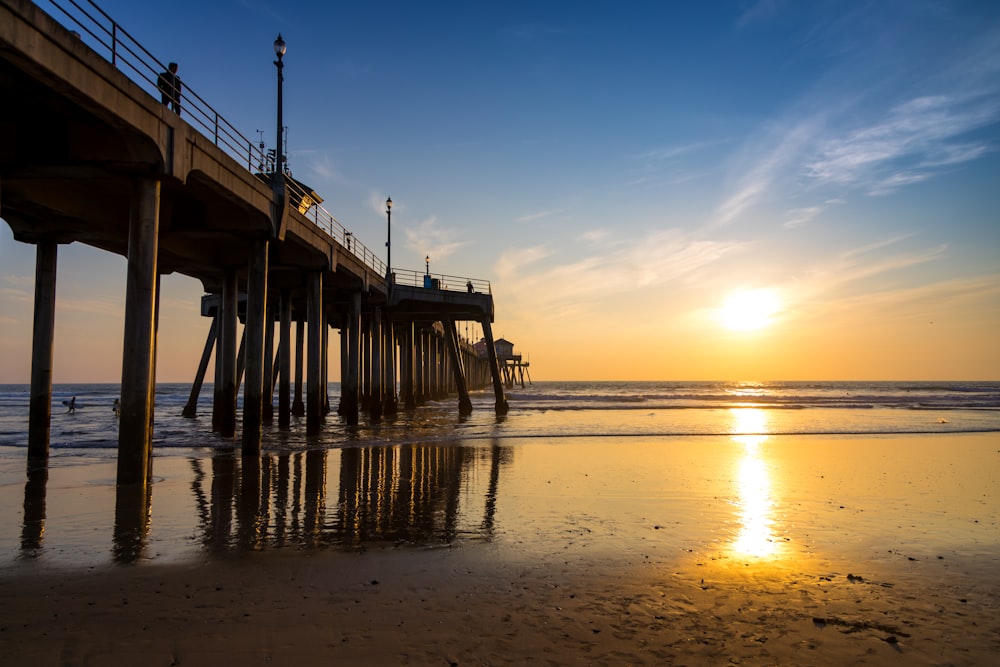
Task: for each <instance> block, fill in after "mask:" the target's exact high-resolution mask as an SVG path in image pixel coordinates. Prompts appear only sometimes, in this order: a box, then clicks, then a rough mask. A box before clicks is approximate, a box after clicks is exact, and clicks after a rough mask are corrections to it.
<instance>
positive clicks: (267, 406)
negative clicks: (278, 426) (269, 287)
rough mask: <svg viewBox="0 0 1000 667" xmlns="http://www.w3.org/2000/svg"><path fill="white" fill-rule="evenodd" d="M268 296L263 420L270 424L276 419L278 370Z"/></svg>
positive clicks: (265, 318) (272, 312) (272, 314)
mask: <svg viewBox="0 0 1000 667" xmlns="http://www.w3.org/2000/svg"><path fill="white" fill-rule="evenodd" d="M272 302H273V300H272V299H270V298H268V300H267V310H265V311H264V395H263V406H262V411H261V415H260V417H261V421H262V422H263V423H264V424H270V423H271V422H273V421H274V376H275V373H276V372H277V369H276V368H275V365H276V364H275V361H276V360H275V358H274V306H273V305H272Z"/></svg>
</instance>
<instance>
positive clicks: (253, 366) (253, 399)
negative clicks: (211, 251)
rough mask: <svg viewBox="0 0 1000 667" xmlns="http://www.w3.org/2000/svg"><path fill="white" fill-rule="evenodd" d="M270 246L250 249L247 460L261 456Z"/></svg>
mask: <svg viewBox="0 0 1000 667" xmlns="http://www.w3.org/2000/svg"><path fill="white" fill-rule="evenodd" d="M268 245H269V242H268V241H267V240H266V239H263V240H256V241H254V242H253V245H252V246H251V248H250V265H249V274H248V276H247V312H246V325H245V326H244V329H243V336H244V339H245V340H246V361H245V369H246V370H245V373H246V378H245V384H244V389H243V456H245V457H246V456H255V457H256V456H260V438H261V424H262V423H263V419H262V412H263V408H264V363H265V362H264V356H265V349H264V348H265V345H264V340H265V335H264V327H265V322H266V321H267V250H268ZM268 354H269V353H268Z"/></svg>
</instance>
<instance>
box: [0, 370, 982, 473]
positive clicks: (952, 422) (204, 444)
mask: <svg viewBox="0 0 1000 667" xmlns="http://www.w3.org/2000/svg"><path fill="white" fill-rule="evenodd" d="M118 392H119V390H118V385H116V384H60V385H55V386H54V387H53V406H52V421H51V448H52V455H53V456H60V455H71V454H72V452H74V451H78V450H102V449H111V450H116V449H117V446H118V443H117V418H116V417H115V415H114V412H113V410H112V406H113V403H114V400H115V398H117V397H118ZM189 392H190V386H189V385H186V384H182V383H170V384H159V385H157V390H156V412H155V420H154V449H155V450H157V451H158V452H169V450H171V449H185V450H187V449H191V448H194V449H199V448H207V449H213V448H231V447H232V446H233V440H230V439H225V438H220V437H218V436H216V435H214V434H213V433H212V431H211V410H212V404H211V401H212V386H211V385H210V384H206V385H205V386H204V387H203V389H202V392H201V395H200V399H199V402H198V416H197V417H195V418H184V417H182V416H181V410H182V408H183V406H184V404H185V403H186V402H187V399H188V395H189ZM74 397H75V399H76V410H75V411H74V412H72V413H70V412H68V410H67V408H66V406H65V405H63V401H67V400H69V399H71V398H74ZM507 397H508V400H509V402H510V406H511V411H510V413H509V414H508V415H506V416H505V417H500V418H498V417H496V415H495V414H494V410H493V400H494V399H493V393H492V391H487V392H474V393H473V394H472V399H473V414H472V415H471V416H469V417H467V418H460V417H459V416H458V408H457V399H455V398H450V399H446V400H441V401H430V402H429V403H428V404H427V405H425V406H422V407H420V408H419V409H417V410H416V411H414V412H413V413H411V414H407V413H405V412H403V411H400V413H399V415H397V416H394V417H387V418H385V419H384V420H382V422H381V423H378V424H369V423H367V422H366V420H365V418H364V415H362V423H361V424H360V425H359V426H357V427H348V426H346V425H344V424H343V423H342V422H341V421H340V420H339V418H338V417H337V415H336V414H330V415H328V417H327V420H326V425H325V427H324V429H323V432H322V433H321V434H319V435H317V436H310V437H307V436H306V435H305V433H304V431H305V421H304V418H294V417H293V421H292V429H291V430H290V431H289V432H281V431H279V430H278V429H277V425H276V423H275V425H273V426H272V427H268V428H266V430H265V436H264V444H263V448H264V450H265V451H266V450H269V449H270V450H275V451H285V450H288V449H303V448H310V449H313V448H323V449H333V448H341V447H351V446H359V445H372V446H377V445H394V444H401V443H411V444H417V443H431V442H435V443H437V442H447V441H451V440H456V439H461V440H470V439H482V438H493V437H504V438H549V437H578V436H584V437H590V436H705V435H816V434H841V435H863V434H892V433H969V432H991V431H1000V382H544V381H543V382H535V383H533V384H526V386H525V387H523V388H522V387H521V386H519V385H517V386H515V387H513V388H510V389H508V390H507ZM338 399H339V385H338V384H337V383H331V384H330V404H331V406H332V407H333V408H334V409H336V405H337V401H338ZM28 402H29V387H28V385H9V384H8V385H0V449H3V450H5V451H4V452H3V455H4V456H11V455H13V456H16V455H18V453H17V451H16V450H17V449H18V448H26V447H27V442H28V435H27V424H28ZM241 412H242V403H239V404H238V408H237V419H239V418H240V415H241ZM238 433H239V428H237V444H238V437H239V436H238Z"/></svg>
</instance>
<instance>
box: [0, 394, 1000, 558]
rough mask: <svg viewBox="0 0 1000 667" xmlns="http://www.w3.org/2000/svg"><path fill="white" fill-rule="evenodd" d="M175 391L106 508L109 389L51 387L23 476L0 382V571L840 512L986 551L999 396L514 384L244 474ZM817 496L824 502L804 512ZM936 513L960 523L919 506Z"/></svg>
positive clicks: (724, 536) (723, 523)
mask: <svg viewBox="0 0 1000 667" xmlns="http://www.w3.org/2000/svg"><path fill="white" fill-rule="evenodd" d="M337 389H338V387H337V385H336V384H332V385H331V387H330V399H331V406H332V407H333V408H334V409H335V408H336V405H337V400H338V394H337ZM189 391H190V387H189V386H188V385H186V384H160V385H158V386H157V392H156V412H155V421H154V442H153V447H154V458H153V483H152V489H151V492H150V497H149V498H146V499H145V501H143V500H141V499H140V500H134V501H128V502H123V497H124V496H123V495H122V493H121V489H120V488H118V487H117V486H116V483H115V480H116V460H117V447H118V441H117V425H118V419H117V417H116V416H115V414H114V412H113V410H112V405H113V403H114V399H115V398H116V397H117V394H118V386H117V385H113V384H62V385H56V386H55V387H54V389H53V411H52V419H51V455H50V461H49V466H48V469H47V471H45V473H44V474H42V475H36V474H32V475H26V470H27V468H26V450H27V440H28V436H27V424H28V403H29V394H28V387H27V386H26V385H3V386H0V571H3V570H10V569H15V570H16V569H17V568H19V567H24V566H25V563H32V564H34V566H38V565H45V566H52V567H73V568H76V567H91V566H99V565H102V564H107V563H110V562H120V561H124V562H137V561H138V562H146V561H156V562H173V561H178V560H182V561H183V560H190V559H200V558H205V557H216V556H218V555H220V554H221V555H225V554H232V553H234V552H244V551H260V550H266V549H289V548H291V549H295V550H311V549H327V548H336V549H353V550H358V549H361V550H363V549H367V548H369V547H371V546H373V545H382V546H385V545H405V546H409V547H417V548H434V547H440V546H449V547H451V546H458V545H463V544H464V545H472V544H484V543H485V544H489V545H491V548H492V549H497V548H503V549H507V550H509V551H510V552H511V553H517V554H535V555H537V557H539V558H547V557H549V556H550V555H551V553H550V551H549V550H550V548H551V540H552V536H553V534H556V533H558V534H571V535H576V534H577V532H578V531H579V530H580V528H579V525H580V523H581V522H582V523H583V524H586V525H589V526H591V527H590V528H588V530H590V531H594V530H596V529H595V528H594V527H593V526H595V525H599V526H601V527H602V529H601V530H603V531H606V532H607V535H605V538H606V539H604V540H603V541H600V544H599V545H598V544H596V543H589V544H591V546H592V547H597V546H600V549H597V548H591V549H590V550H588V551H586V552H581V554H583V555H581V558H582V557H586V558H592V557H595V556H597V555H598V554H599V553H600V552H601V550H603V549H606V548H608V545H617V547H616V548H628V549H632V548H639V547H640V546H641V544H642V540H645V539H646V538H642V540H639V539H638V538H636V541H635V543H634V544H633V543H632V542H628V543H627V544H625V546H622V543H620V542H619V541H617V538H616V537H615V535H618V534H619V533H618V532H617V531H620V530H621V529H622V526H623V525H625V524H628V525H630V526H632V527H631V528H630V530H632V531H633V532H635V533H636V534H643V533H642V531H643V530H646V529H648V528H649V526H655V525H661V524H662V525H667V524H670V525H672V526H674V527H675V529H676V527H677V526H680V525H682V524H683V526H684V529H683V530H682V531H679V532H678V531H677V530H675V529H674V530H671V531H669V532H667V531H665V532H663V533H660V534H659V535H657V539H658V540H659V542H660V543H662V544H663V545H664V546H665V547H670V548H680V546H681V544H683V546H684V547H685V549H691V548H696V549H700V550H702V551H710V550H713V549H719V548H721V547H720V546H719V545H722V544H735V543H737V542H738V541H739V540H738V539H737V538H738V537H739V535H741V534H742V533H741V531H743V530H744V529H745V525H744V524H747V525H757V523H759V522H760V521H763V522H764V523H763V524H761V525H764V526H765V527H766V529H767V530H766V531H764V532H763V533H762V535H763V537H761V538H760V540H759V541H760V544H759V545H758V546H757V547H755V548H764V549H772V548H775V546H776V545H779V546H780V545H781V544H782V543H781V540H784V539H791V537H783V536H791V535H797V534H798V532H799V531H801V530H802V526H806V525H809V517H810V516H813V515H814V514H815V512H817V511H820V509H822V511H824V512H829V510H830V508H831V507H833V508H835V507H837V506H838V505H847V504H849V503H851V502H853V501H852V500H851V499H852V498H858V499H860V500H858V501H857V502H859V503H864V504H866V505H867V504H871V503H879V504H883V505H885V506H886V508H891V507H894V506H896V504H899V503H901V502H902V501H901V500H900V499H901V498H905V502H902V504H899V507H906V508H909V509H908V510H907V511H910V512H912V511H913V508H914V507H916V505H914V503H916V502H920V503H923V505H921V507H923V506H924V505H926V507H925V510H924V511H925V515H924V516H923V518H922V519H921V521H922V524H921V528H920V530H919V531H918V532H919V539H920V540H922V541H923V542H927V541H928V540H931V541H935V540H936V541H941V540H947V543H948V544H954V543H962V544H968V543H975V544H978V545H981V546H977V547H976V549H987V550H992V549H995V548H996V547H997V541H998V535H1000V525H998V517H997V508H996V507H995V506H994V505H993V502H992V500H990V499H991V498H993V497H994V494H995V493H996V484H997V479H998V463H997V461H998V459H997V454H996V453H997V452H1000V435H998V434H1000V382H764V383H759V382H535V383H534V384H530V385H528V386H525V387H520V386H517V387H513V388H511V389H509V390H508V400H509V402H510V408H511V409H510V412H509V414H507V415H505V416H497V415H496V414H495V413H494V410H493V403H494V399H493V394H492V392H491V391H490V392H480V393H474V394H473V397H472V399H473V408H474V410H473V413H472V415H470V416H468V417H460V416H459V414H458V404H457V399H455V398H450V399H448V400H443V401H432V402H429V403H428V404H427V405H425V406H422V407H420V408H418V409H417V410H415V411H413V412H409V413H407V412H404V411H401V412H400V413H399V414H398V415H396V416H391V417H386V418H385V419H383V420H382V421H381V422H380V423H377V424H371V423H368V422H367V421H366V420H365V418H364V416H362V423H361V424H360V425H359V426H356V427H348V426H346V425H345V424H343V422H341V420H340V419H339V418H338V417H337V415H336V413H335V412H334V413H331V414H330V415H328V417H327V419H326V424H325V425H324V428H323V430H322V432H321V433H320V434H318V435H315V436H307V435H306V434H305V420H304V418H294V417H293V422H292V429H291V430H290V431H288V432H282V431H279V430H278V429H277V424H276V423H275V424H274V425H271V426H265V429H264V436H263V443H262V455H261V457H260V459H259V460H250V461H248V460H243V458H242V456H241V454H240V441H239V436H238V435H237V437H236V438H235V439H229V438H222V437H219V436H218V435H217V434H214V433H212V431H211V396H212V391H211V386H210V385H208V386H206V387H205V388H203V391H202V394H201V400H200V401H199V405H198V416H197V417H194V418H185V417H183V416H181V410H182V408H183V406H184V404H185V403H186V402H187V399H188V393H189ZM74 397H75V399H76V409H75V411H73V412H69V411H68V410H67V408H66V406H65V405H64V404H63V401H69V400H71V399H72V398H74ZM239 412H240V411H239V410H238V413H237V414H238V415H239ZM238 433H239V424H237V434H238ZM803 470H804V471H806V472H805V473H802V472H801V471H803ZM794 471H800V472H794ZM838 480H839V481H838ZM835 482H836V484H838V485H839V486H837V487H836V488H840V489H841V490H842V491H839V492H834V491H832V490H831V491H829V493H831V494H832V493H837V497H833V496H830V497H827V496H823V495H819V496H817V489H823V488H830V489H833V488H835V487H834V486H833V485H834V483H835ZM817 485H818V486H817ZM824 493H826V492H824ZM956 494H959V495H956ZM943 498H950V499H951V501H950V502H952V503H953V505H955V506H956V507H957V506H961V508H962V511H963V512H966V513H967V514H968V516H969V517H975V521H972V519H971V518H970V520H969V521H964V522H956V521H955V520H954V514H953V513H948V512H942V511H941V510H940V509H937V508H936V506H935V505H934V503H938V502H941V501H942V499H943ZM956 498H959V500H960V502H959V500H956ZM920 499H922V500H920ZM129 503H133V504H134V505H135V506H130V505H129ZM144 503H146V504H144ZM748 507H749V508H751V509H747V508H748ZM887 511H889V510H888V509H885V508H883V510H881V513H880V514H879V515H878V516H881V517H882V518H883V519H884V518H885V515H886V512H887ZM953 511H954V510H952V512H953ZM136 512H137V513H138V514H136ZM751 515H753V516H755V517H756V518H755V519H753V521H752V522H750V523H749V524H748V521H749V520H748V519H747V517H748V516H751ZM137 517H138V519H137ZM875 517H876V515H875V514H871V513H870V518H871V519H873V520H874V519H875ZM851 520H852V521H854V523H853V524H845V525H844V527H843V528H842V531H843V532H842V533H839V534H838V533H836V532H835V531H834V532H830V533H829V544H828V545H827V547H824V548H829V549H832V550H836V549H843V548H846V547H845V545H852V548H853V547H856V546H857V545H858V544H860V542H859V541H858V540H851V541H849V542H845V541H844V540H843V534H851V533H852V532H857V531H858V530H859V527H860V526H861V524H860V523H858V517H857V516H856V515H852V518H851ZM880 520H881V519H880ZM899 520H900V521H904V519H902V518H901V519H899ZM907 520H908V519H907ZM980 520H982V521H983V522H982V523H980ZM623 522H624V523H623ZM755 522H756V523H755ZM741 526H743V527H741ZM956 531H959V532H957V533H956ZM961 531H965V532H961ZM863 532H864V534H865V535H866V536H868V535H876V536H878V535H880V534H881V532H882V531H881V529H880V528H878V526H877V525H872V526H870V527H869V528H867V529H866V531H863ZM595 534H596V533H595ZM602 534H603V533H602ZM581 535H582V534H581ZM823 535H826V533H823ZM838 535H839V536H838ZM823 539H824V540H825V539H827V537H824V538H823ZM865 539H866V540H868V539H870V538H869V537H865ZM970 541H971V542H970ZM674 542H676V544H674ZM583 543H584V544H587V542H586V541H584V542H583ZM865 544H867V542H865ZM636 545H638V546H636ZM692 545H693V546H692ZM785 548H786V549H787V547H785ZM816 548H817V547H816V546H815V545H814V544H813V545H809V549H812V550H815V549H816ZM963 548H966V547H963ZM975 553H979V551H976V552H975ZM991 553H992V552H991ZM616 557H617V556H616Z"/></svg>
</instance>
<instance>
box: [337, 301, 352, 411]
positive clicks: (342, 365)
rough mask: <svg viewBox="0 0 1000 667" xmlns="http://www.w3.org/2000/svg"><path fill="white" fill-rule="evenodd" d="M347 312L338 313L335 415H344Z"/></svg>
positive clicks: (346, 364)
mask: <svg viewBox="0 0 1000 667" xmlns="http://www.w3.org/2000/svg"><path fill="white" fill-rule="evenodd" d="M348 313H349V311H346V310H343V311H341V313H340V403H339V404H338V405H337V414H338V415H341V416H343V414H344V387H346V386H347V370H348V368H349V364H348V359H347V345H348V340H350V339H349V337H348V327H349V326H350V325H349V317H350V315H349V314H348Z"/></svg>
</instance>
